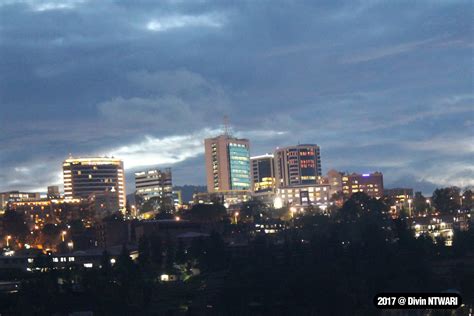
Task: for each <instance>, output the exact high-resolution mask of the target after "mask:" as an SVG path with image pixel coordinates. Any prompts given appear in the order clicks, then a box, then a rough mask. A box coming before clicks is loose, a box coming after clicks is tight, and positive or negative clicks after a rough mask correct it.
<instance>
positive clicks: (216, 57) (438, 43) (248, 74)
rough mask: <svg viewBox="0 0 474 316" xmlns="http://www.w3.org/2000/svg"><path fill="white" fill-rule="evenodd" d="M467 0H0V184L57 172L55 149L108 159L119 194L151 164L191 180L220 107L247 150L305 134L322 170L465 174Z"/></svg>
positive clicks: (390, 178) (395, 175)
mask: <svg viewBox="0 0 474 316" xmlns="http://www.w3.org/2000/svg"><path fill="white" fill-rule="evenodd" d="M470 8H471V7H470V4H469V2H467V1H459V2H451V3H444V2H422V3H419V4H412V3H378V4H377V3H371V2H365V1H361V2H351V3H350V4H339V3H331V4H326V5H321V4H319V5H313V4H311V3H306V4H305V3H304V2H300V3H298V4H291V3H286V4H281V5H280V6H270V5H265V4H256V3H245V4H244V3H235V4H230V3H228V4H215V3H214V4H213V3H206V2H203V3H184V2H169V3H166V8H165V6H164V5H160V4H154V3H142V4H141V5H140V4H135V5H134V6H129V5H127V4H126V3H110V2H103V3H100V4H98V3H94V5H92V4H91V2H90V1H59V0H56V1H48V2H44V1H43V2H38V1H7V2H4V3H1V4H0V17H1V18H0V30H1V31H0V32H1V36H2V41H1V42H0V51H2V57H1V58H0V69H1V71H0V104H1V108H2V113H1V115H0V131H1V133H0V146H1V150H0V191H1V192H3V191H8V190H21V191H36V190H38V189H40V188H43V190H42V191H46V187H47V186H48V185H54V184H60V183H62V177H61V162H62V161H63V160H64V159H66V158H67V156H68V155H69V153H72V154H73V155H74V156H97V155H100V156H103V155H107V156H114V157H116V158H120V159H123V160H124V165H125V168H126V175H127V185H126V187H127V188H128V192H130V189H131V188H133V173H134V172H135V171H137V170H140V169H146V168H152V167H172V168H173V178H174V180H176V181H174V182H175V183H176V184H177V185H182V184H205V177H206V172H205V163H204V148H203V140H204V139H205V138H208V137H215V136H217V135H218V134H220V133H221V128H220V126H219V124H220V122H221V120H222V117H223V116H224V115H228V116H229V117H230V121H231V125H232V126H233V129H234V133H233V134H234V135H235V136H236V137H239V138H248V139H250V142H251V155H260V154H264V153H266V152H273V150H274V149H275V148H276V147H284V146H292V145H296V144H298V143H316V144H318V145H319V146H321V159H322V161H323V163H322V166H323V174H325V173H326V172H327V171H328V170H330V169H337V170H341V171H350V172H360V173H363V172H373V171H381V172H383V174H384V182H385V185H386V187H388V188H390V187H397V186H403V187H413V188H414V189H415V190H421V191H423V192H425V193H430V192H432V191H433V189H434V188H435V187H442V186H447V185H457V186H460V187H465V186H472V185H474V166H473V164H472V161H473V160H474V157H473V153H474V147H473V142H472V135H474V124H473V121H474V118H473V113H474V112H473V106H472V103H473V101H474V94H473V93H472V86H473V78H472V71H471V70H472V59H471V57H472V40H471V38H472V28H471V27H470V26H471V25H472V23H471V21H470V19H469V15H468V14H465V12H467V11H468V10H470ZM262 16H264V17H265V18H264V19H262ZM382 21H383V23H382ZM349 30H350V31H349ZM249 34H252V36H250V35H249ZM216 61H218V62H216Z"/></svg>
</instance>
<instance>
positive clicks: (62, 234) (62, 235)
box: [61, 230, 67, 242]
mask: <svg viewBox="0 0 474 316" xmlns="http://www.w3.org/2000/svg"><path fill="white" fill-rule="evenodd" d="M66 234H67V231H65V230H63V231H62V232H61V239H62V241H63V242H64V236H66Z"/></svg>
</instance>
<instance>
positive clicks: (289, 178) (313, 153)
mask: <svg viewBox="0 0 474 316" xmlns="http://www.w3.org/2000/svg"><path fill="white" fill-rule="evenodd" d="M275 177H276V185H277V187H291V186H299V185H314V184H317V183H319V182H318V181H319V178H320V177H321V155H320V149H319V146H317V145H314V144H303V145H297V146H290V147H285V148H277V149H276V150H275Z"/></svg>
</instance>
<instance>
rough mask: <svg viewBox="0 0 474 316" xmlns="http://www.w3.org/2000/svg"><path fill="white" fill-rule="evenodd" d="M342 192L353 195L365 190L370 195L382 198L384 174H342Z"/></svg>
mask: <svg viewBox="0 0 474 316" xmlns="http://www.w3.org/2000/svg"><path fill="white" fill-rule="evenodd" d="M342 192H343V193H344V195H346V196H351V195H352V194H354V193H357V192H364V193H365V194H367V195H368V196H370V197H374V198H381V197H382V196H383V193H384V191H383V174H382V173H381V172H374V173H363V174H359V173H351V174H345V175H343V176H342Z"/></svg>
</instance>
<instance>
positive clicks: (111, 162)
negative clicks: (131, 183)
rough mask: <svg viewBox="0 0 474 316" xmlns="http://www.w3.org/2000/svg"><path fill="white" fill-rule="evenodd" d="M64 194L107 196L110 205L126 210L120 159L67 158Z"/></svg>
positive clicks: (69, 195) (70, 197) (69, 196)
mask: <svg viewBox="0 0 474 316" xmlns="http://www.w3.org/2000/svg"><path fill="white" fill-rule="evenodd" d="M63 176H64V197H65V199H73V198H83V199H85V198H89V199H90V198H91V197H92V198H95V197H97V198H100V199H102V197H104V198H107V200H108V204H109V205H111V207H112V208H114V209H117V210H121V211H125V203H126V197H125V175H124V169H123V162H122V160H120V159H115V158H107V157H104V158H102V157H91V158H68V159H66V160H65V161H64V163H63Z"/></svg>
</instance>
